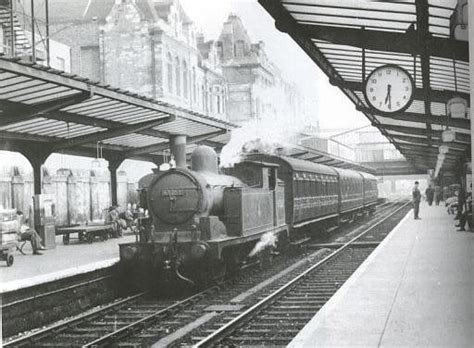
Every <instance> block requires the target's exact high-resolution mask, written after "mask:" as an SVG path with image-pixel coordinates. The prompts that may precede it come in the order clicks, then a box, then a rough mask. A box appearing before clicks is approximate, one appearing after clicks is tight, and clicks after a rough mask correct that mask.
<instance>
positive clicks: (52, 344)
mask: <svg viewBox="0 0 474 348" xmlns="http://www.w3.org/2000/svg"><path fill="white" fill-rule="evenodd" d="M34 347H36V348H43V347H44V348H48V347H53V348H56V347H71V342H44V343H43V342H39V343H35V345H34Z"/></svg>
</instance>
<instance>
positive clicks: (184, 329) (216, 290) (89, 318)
mask: <svg viewBox="0 0 474 348" xmlns="http://www.w3.org/2000/svg"><path fill="white" fill-rule="evenodd" d="M397 205H398V203H387V204H384V205H382V206H381V207H380V209H379V211H378V212H377V214H376V216H375V217H374V218H375V220H380V219H384V216H385V215H387V213H389V212H390V211H391V210H393V209H394V206H397ZM373 223H374V221H373V219H372V220H371V221H369V222H367V223H364V224H362V226H359V227H358V228H357V230H359V229H361V228H365V226H366V225H368V224H373ZM313 251H314V250H313ZM329 253H330V251H329V250H328V249H326V248H325V249H321V250H319V251H317V252H316V253H314V252H313V253H312V254H311V255H309V256H307V255H303V256H302V255H298V256H295V257H293V258H291V257H290V258H289V259H288V260H287V261H285V262H282V261H281V260H280V261H281V262H280V264H277V265H276V266H273V265H272V267H273V269H272V267H270V269H268V270H264V271H261V270H255V271H251V272H248V273H246V274H245V275H244V276H242V277H241V279H239V280H238V281H235V280H234V281H232V282H228V283H227V284H223V285H221V286H214V287H212V288H210V289H207V290H205V291H203V292H200V293H198V294H196V295H192V296H190V297H187V298H184V297H183V298H179V299H175V300H163V299H156V298H153V297H150V296H149V295H150V294H148V293H141V294H137V295H135V296H133V297H130V298H126V299H123V300H120V301H117V302H115V303H112V304H110V305H108V306H105V307H102V308H98V309H96V310H93V311H91V312H89V313H86V314H83V315H80V316H77V317H74V318H71V319H68V320H65V321H63V322H60V323H58V324H56V325H53V326H52V327H49V328H46V329H43V330H40V331H37V332H34V333H32V334H30V335H26V336H24V337H20V338H17V339H15V340H11V341H9V342H4V345H5V346H6V347H13V346H15V347H17V346H23V347H24V346H30V347H60V346H68V347H70V346H83V347H105V346H123V347H142V346H149V345H151V344H153V343H155V342H157V341H158V340H161V341H160V342H161V344H163V345H165V344H166V345H168V344H170V345H175V344H176V342H180V341H183V337H189V338H190V339H191V341H192V342H193V343H194V342H196V339H194V340H192V332H195V331H196V330H201V329H200V328H201V327H204V330H207V331H206V332H209V328H207V329H206V327H209V325H212V323H213V322H215V321H216V320H218V321H220V322H221V323H220V325H222V321H224V322H229V321H231V320H233V319H234V318H235V317H236V316H238V315H239V314H241V313H243V310H244V309H245V308H247V307H248V306H249V305H251V303H252V302H253V303H254V302H257V301H258V298H259V297H260V298H261V297H262V296H266V294H268V293H270V292H272V291H273V290H275V289H276V288H279V287H281V284H282V283H285V282H287V281H288V279H289V278H291V274H294V271H298V272H301V271H302V269H304V268H305V267H306V268H307V264H308V263H313V264H314V263H317V262H318V261H321V260H323V259H324V258H325V256H326V255H327V254H329ZM302 254H304V253H303V252H302ZM306 256H307V257H306ZM298 260H299V262H300V263H301V265H300V266H299V267H297V268H294V270H292V271H291V272H288V273H287V274H286V275H284V276H281V277H277V279H275V280H274V281H271V282H270V281H269V278H270V279H271V278H272V275H274V274H278V273H279V272H280V271H281V270H282V269H286V268H287V267H289V266H291V265H292V264H294V263H295V262H297V261H298ZM265 282H268V284H267V285H266V286H261V285H262V284H265ZM342 282H343V281H342V280H341V284H342ZM256 285H257V286H256ZM259 285H260V288H259ZM254 287H255V288H258V291H257V290H255V291H254V293H252V291H250V293H248V294H247V295H245V296H243V297H242V293H245V292H246V291H247V292H248V291H249V290H248V289H252V288H254ZM321 294H322V295H321V296H319V295H318V296H316V297H314V298H312V302H311V303H314V304H318V303H321V305H322V304H323V303H324V301H326V300H327V299H328V298H329V297H330V296H329V295H328V294H326V295H327V296H329V297H327V296H326V295H325V293H321ZM211 295H212V296H211ZM239 296H240V300H237V301H234V302H232V299H234V300H235V299H236V298H237V299H238V298H239ZM290 300H291V301H293V302H291V301H290V302H289V303H287V304H286V305H285V306H290V307H289V308H291V306H294V305H295V304H297V303H298V302H301V301H299V300H298V299H296V298H294V299H290ZM313 300H314V301H313ZM285 308H286V307H282V308H281V311H280V312H281V314H282V315H283V312H285V311H284V310H285ZM289 308H288V309H289ZM316 309H317V308H316ZM311 311H312V313H313V314H312V315H314V312H315V308H312V309H311ZM277 313H278V311H277V312H275V313H273V314H274V315H276V314H277ZM285 313H290V312H288V311H286V312H285ZM306 313H307V314H308V315H309V312H308V311H306ZM300 316H301V314H298V315H296V314H295V318H296V319H294V320H292V321H294V322H299V321H303V320H306V317H304V318H303V317H300ZM270 318H271V317H270ZM261 326H262V327H264V326H265V325H264V322H262V325H261ZM262 327H260V328H258V329H255V330H257V331H252V332H253V333H254V334H257V333H259V332H261V330H264V328H262ZM259 330H260V331H259ZM211 331H212V330H211ZM293 331H294V330H293ZM293 331H291V330H289V331H288V332H293ZM176 332H179V334H174V335H173V333H176ZM194 338H196V336H194Z"/></svg>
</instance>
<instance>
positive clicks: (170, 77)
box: [166, 53, 173, 93]
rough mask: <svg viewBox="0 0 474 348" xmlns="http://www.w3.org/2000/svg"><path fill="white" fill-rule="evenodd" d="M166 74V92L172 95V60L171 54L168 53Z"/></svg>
mask: <svg viewBox="0 0 474 348" xmlns="http://www.w3.org/2000/svg"><path fill="white" fill-rule="evenodd" d="M167 60H168V61H167V62H166V64H167V74H168V92H170V93H173V59H172V58H171V54H169V53H168V57H167Z"/></svg>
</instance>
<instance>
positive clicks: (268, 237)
mask: <svg viewBox="0 0 474 348" xmlns="http://www.w3.org/2000/svg"><path fill="white" fill-rule="evenodd" d="M277 241H278V238H277V236H275V235H274V234H273V233H272V232H267V233H265V234H263V235H262V237H260V240H259V241H258V242H257V244H255V246H254V248H253V249H252V251H251V252H250V253H249V257H252V256H255V255H257V254H258V253H259V252H261V251H263V250H265V249H266V248H275V247H276V242H277Z"/></svg>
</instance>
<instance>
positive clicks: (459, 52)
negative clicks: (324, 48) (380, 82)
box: [275, 21, 469, 62]
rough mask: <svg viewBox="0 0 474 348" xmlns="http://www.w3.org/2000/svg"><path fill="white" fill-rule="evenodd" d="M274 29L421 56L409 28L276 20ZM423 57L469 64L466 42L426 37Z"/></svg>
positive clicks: (361, 46) (343, 43)
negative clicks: (394, 29)
mask: <svg viewBox="0 0 474 348" xmlns="http://www.w3.org/2000/svg"><path fill="white" fill-rule="evenodd" d="M275 26H276V27H277V29H278V30H280V31H282V32H286V33H290V32H291V31H295V30H296V31H298V30H303V31H304V32H305V33H306V34H307V35H308V36H309V37H310V38H311V39H314V40H324V41H328V42H331V43H334V44H339V45H347V46H352V47H357V48H361V49H367V50H374V51H385V52H394V53H405V54H410V55H419V54H421V47H422V46H423V45H420V42H419V40H418V37H419V33H418V31H417V30H414V29H411V30H410V29H409V31H407V32H405V33H396V32H387V31H377V30H372V29H371V30H368V29H363V28H360V29H356V28H343V27H337V26H330V25H315V24H300V25H298V26H297V27H295V26H291V25H287V22H284V21H276V23H275ZM425 44H426V46H427V47H428V49H427V50H428V51H427V54H429V55H430V56H436V57H440V58H447V59H453V58H454V57H455V58H456V59H458V60H462V61H465V62H468V61H469V47H468V44H467V42H463V41H453V40H450V39H445V38H440V37H433V36H430V37H429V38H428V39H427V41H426V43H425Z"/></svg>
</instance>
